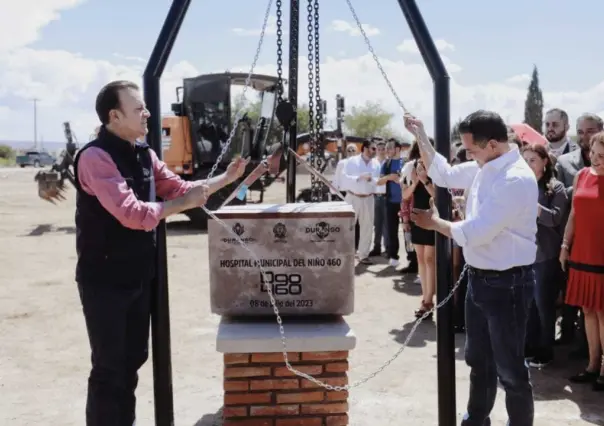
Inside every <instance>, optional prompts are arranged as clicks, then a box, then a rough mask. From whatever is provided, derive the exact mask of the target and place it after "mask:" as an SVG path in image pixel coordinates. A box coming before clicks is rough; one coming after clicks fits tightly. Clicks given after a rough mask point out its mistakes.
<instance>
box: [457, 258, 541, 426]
mask: <svg viewBox="0 0 604 426" xmlns="http://www.w3.org/2000/svg"><path fill="white" fill-rule="evenodd" d="M468 272H469V276H468V291H467V294H466V347H465V357H466V363H467V364H468V366H469V367H470V397H469V400H468V408H467V414H466V415H465V416H464V420H463V422H462V425H464V426H484V425H489V424H490V417H489V416H490V414H491V410H492V409H493V406H494V405H495V396H496V395H497V379H499V382H500V383H501V385H502V386H503V388H504V389H505V394H506V395H505V402H506V407H507V412H508V417H509V425H511V426H532V425H533V417H534V404H533V389H532V385H531V382H530V376H529V370H528V365H527V364H526V362H525V360H524V342H525V336H526V325H527V320H528V315H529V312H530V307H531V304H532V303H533V293H534V288H535V273H534V271H533V267H532V266H524V267H521V268H516V269H513V270H511V271H510V270H508V271H502V272H482V273H481V272H480V271H477V270H475V269H473V268H470V269H469V271H468Z"/></svg>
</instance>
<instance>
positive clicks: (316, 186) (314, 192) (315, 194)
mask: <svg viewBox="0 0 604 426" xmlns="http://www.w3.org/2000/svg"><path fill="white" fill-rule="evenodd" d="M313 10H314V16H313V18H314V39H315V40H314V41H315V46H314V47H315V52H314V55H315V108H316V112H315V114H316V118H315V164H313V167H314V168H315V169H317V170H322V168H323V162H324V161H325V150H324V149H323V148H324V147H323V102H322V101H321V87H320V83H321V76H320V74H321V72H320V63H321V60H320V59H321V58H320V55H319V0H314V5H313ZM322 190H323V182H321V181H320V180H318V179H315V181H314V182H312V181H311V197H312V198H314V200H315V201H321V200H322V199H323V197H322Z"/></svg>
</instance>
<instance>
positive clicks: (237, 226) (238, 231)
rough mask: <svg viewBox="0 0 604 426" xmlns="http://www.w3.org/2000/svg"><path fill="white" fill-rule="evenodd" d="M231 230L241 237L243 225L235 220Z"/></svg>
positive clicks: (243, 230)
mask: <svg viewBox="0 0 604 426" xmlns="http://www.w3.org/2000/svg"><path fill="white" fill-rule="evenodd" d="M233 232H234V233H235V234H237V236H238V237H241V236H242V235H243V233H244V232H245V228H244V227H243V225H242V224H240V223H239V222H237V223H236V224H235V225H233Z"/></svg>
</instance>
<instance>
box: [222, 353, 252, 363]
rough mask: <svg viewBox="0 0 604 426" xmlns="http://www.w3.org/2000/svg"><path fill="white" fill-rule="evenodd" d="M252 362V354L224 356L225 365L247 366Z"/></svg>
mask: <svg viewBox="0 0 604 426" xmlns="http://www.w3.org/2000/svg"><path fill="white" fill-rule="evenodd" d="M248 362H250V354H224V364H225V365H232V364H247V363H248Z"/></svg>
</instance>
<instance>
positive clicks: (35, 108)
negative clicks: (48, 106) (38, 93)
mask: <svg viewBox="0 0 604 426" xmlns="http://www.w3.org/2000/svg"><path fill="white" fill-rule="evenodd" d="M32 101H33V103H34V146H35V148H36V149H38V101H39V99H38V98H33V99H32Z"/></svg>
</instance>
